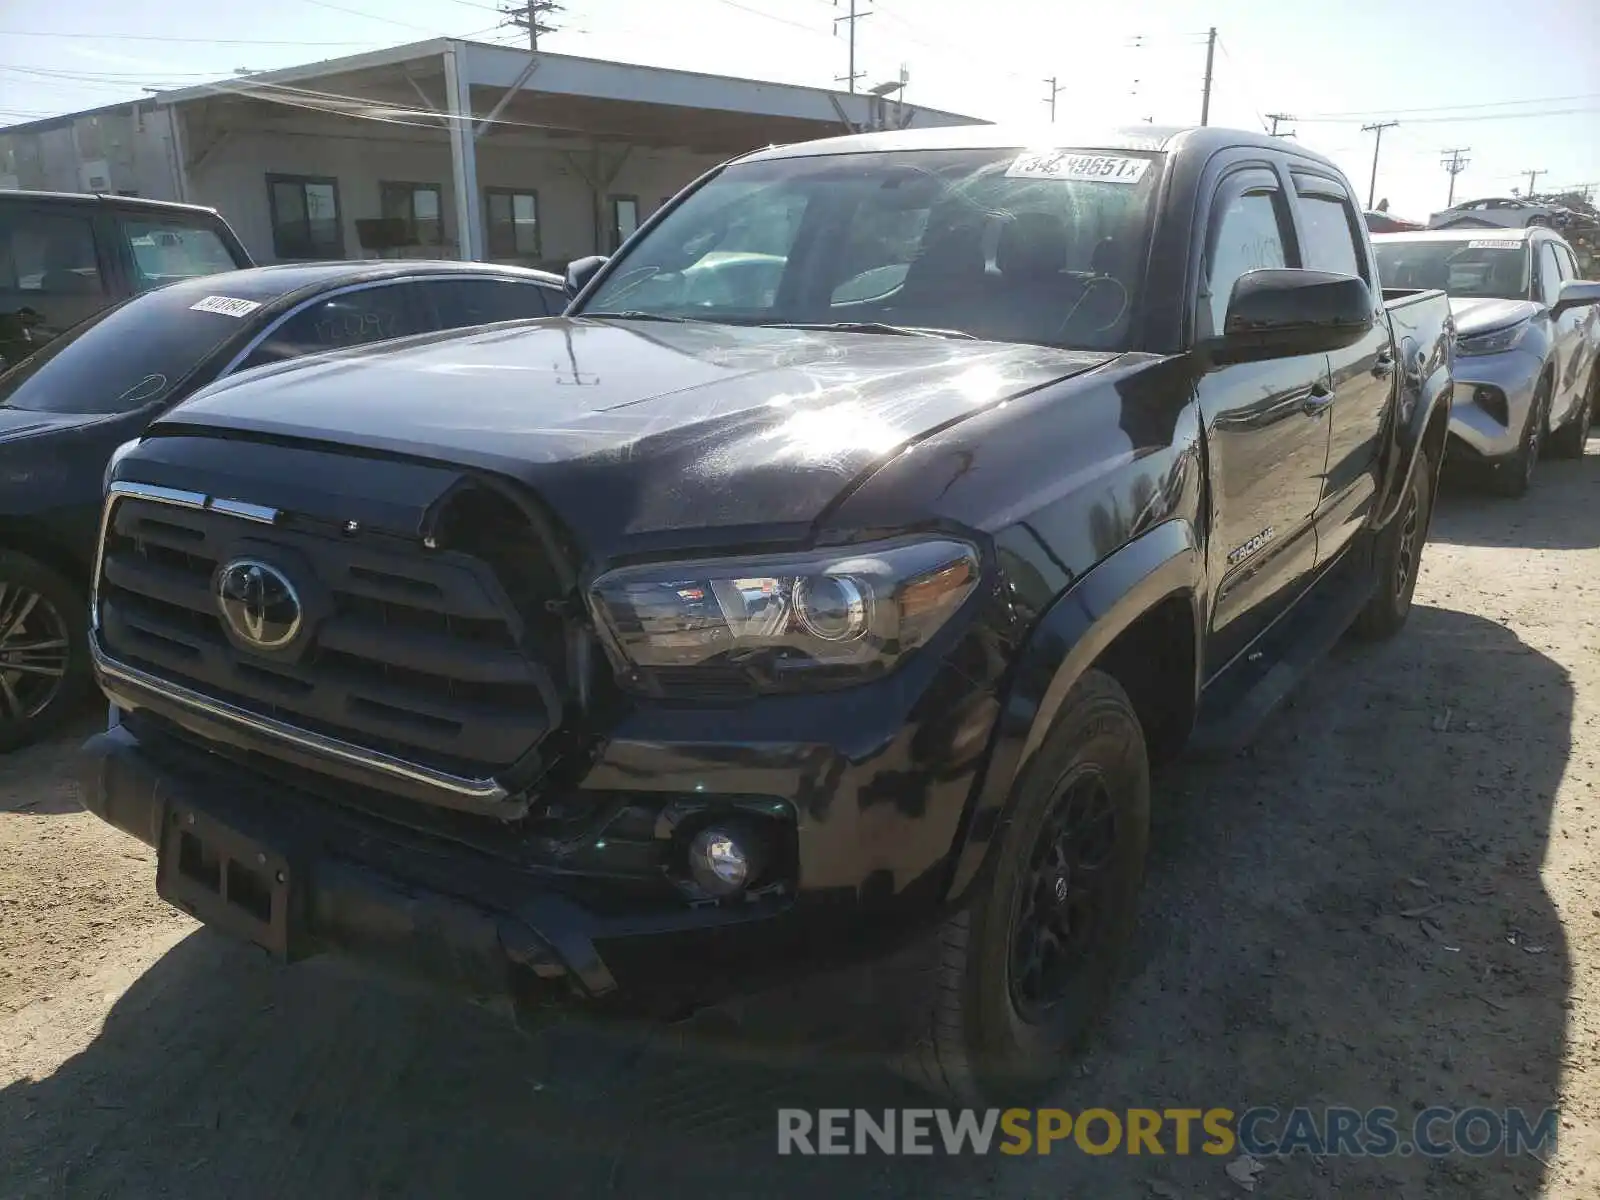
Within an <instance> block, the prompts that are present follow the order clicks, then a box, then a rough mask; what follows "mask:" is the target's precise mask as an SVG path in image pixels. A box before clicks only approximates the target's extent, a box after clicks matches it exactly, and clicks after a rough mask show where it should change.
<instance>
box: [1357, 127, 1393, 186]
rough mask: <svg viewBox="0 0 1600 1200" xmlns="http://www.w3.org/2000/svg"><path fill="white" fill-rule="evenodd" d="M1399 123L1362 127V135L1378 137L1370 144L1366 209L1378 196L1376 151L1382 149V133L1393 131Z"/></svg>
mask: <svg viewBox="0 0 1600 1200" xmlns="http://www.w3.org/2000/svg"><path fill="white" fill-rule="evenodd" d="M1398 124H1400V122H1399V121H1378V122H1376V123H1375V124H1372V125H1363V126H1362V127H1361V132H1362V133H1376V134H1377V135H1378V136H1377V138H1376V139H1375V140H1374V141H1373V143H1372V180H1371V182H1369V183H1368V184H1367V207H1368V208H1371V207H1372V202H1373V201H1374V200H1375V199H1376V198H1377V195H1378V151H1379V150H1380V149H1382V148H1383V131H1384V130H1385V129H1393V128H1394V127H1395V126H1396V125H1398Z"/></svg>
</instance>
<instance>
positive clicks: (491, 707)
mask: <svg viewBox="0 0 1600 1200" xmlns="http://www.w3.org/2000/svg"><path fill="white" fill-rule="evenodd" d="M115 504H116V508H115V509H114V511H113V513H112V516H111V521H110V524H109V526H108V527H107V530H106V543H105V554H104V559H103V562H102V566H101V578H100V588H99V618H100V639H101V643H102V646H103V647H104V649H105V651H106V653H107V654H108V655H110V657H112V658H113V659H115V660H117V661H119V662H122V663H124V664H126V665H128V666H131V667H136V668H139V669H142V670H145V671H148V672H150V673H151V674H154V675H155V676H157V677H158V678H161V679H163V680H167V681H170V682H172V683H175V684H178V685H181V686H183V687H186V688H189V689H191V690H193V691H197V692H200V693H202V694H204V695H207V696H210V697H214V698H216V699H218V700H222V701H226V702H227V703H229V704H232V705H235V706H236V707H239V708H242V709H245V710H246V711H249V712H251V713H255V714H257V715H259V716H263V717H267V718H269V719H272V720H276V721H281V722H283V723H286V724H289V725H293V726H295V727H297V728H299V729H303V730H307V731H309V732H312V733H318V734H322V735H324V736H328V737H334V738H339V739H340V740H342V741H346V742H349V743H351V744H353V745H356V746H359V747H363V748H366V749H371V750H377V751H381V752H383V753H385V754H389V755H393V756H395V757H397V758H401V759H404V760H406V761H408V762H412V763H416V764H419V765H422V766H427V767H430V768H433V769H435V770H440V771H447V772H450V773H452V774H458V775H465V776H469V777H484V776H487V775H492V774H495V773H497V772H500V771H503V770H504V769H505V768H507V767H509V766H511V765H512V764H513V763H515V762H517V761H518V760H519V759H521V758H523V757H524V756H525V755H526V754H527V753H528V752H529V751H530V750H532V749H533V748H534V747H535V746H536V745H537V743H538V742H539V740H540V739H541V737H543V735H544V734H545V733H546V732H548V730H549V727H550V725H551V723H552V717H553V715H554V714H552V713H551V712H550V711H549V709H548V707H547V701H546V699H545V697H546V696H548V695H551V694H552V693H551V690H550V689H551V685H550V683H549V681H548V679H547V677H546V676H545V675H544V674H543V672H542V668H541V667H540V666H539V665H538V664H537V663H536V662H535V661H533V660H532V659H531V658H530V657H529V656H528V655H527V654H525V653H524V650H523V647H524V645H525V643H526V642H527V639H526V638H525V637H524V630H523V628H522V622H521V618H520V616H519V615H518V613H517V612H516V610H515V608H514V607H513V605H512V604H511V603H510V601H509V600H508V599H507V597H506V595H505V593H504V591H503V590H502V589H501V587H500V584H499V582H498V580H497V578H496V576H495V574H494V571H493V570H492V569H491V568H490V567H489V566H488V565H487V564H486V563H484V562H482V561H481V560H479V559H476V558H474V557H472V556H471V555H468V554H464V553H459V552H453V551H448V550H446V551H426V552H425V551H423V550H421V549H420V548H413V547H411V546H410V545H409V544H407V543H404V542H402V541H399V540H397V539H388V538H383V537H381V536H379V537H374V536H372V535H362V536H361V537H358V538H346V537H343V536H341V535H340V534H338V533H336V532H333V531H332V530H328V531H322V530H320V529H317V528H308V527H300V526H293V525H280V526H274V527H263V526H261V525H258V524H253V523H250V522H246V521H241V520H239V519H238V518H236V517H232V516H229V515H227V514H226V513H221V512H216V511H210V510H199V509H188V508H178V507H173V506H170V505H164V504H160V503H156V502H153V501H150V500H145V499H141V498H135V497H128V498H123V499H121V500H118V501H115ZM236 556H252V557H259V558H260V559H262V560H264V561H267V562H270V563H272V564H273V565H274V566H276V567H278V568H279V569H281V570H283V571H284V573H285V574H286V575H287V576H289V577H290V578H291V579H293V580H294V582H295V583H296V586H297V588H299V589H300V590H301V591H302V599H303V600H304V601H305V607H306V609H307V615H308V617H309V618H310V624H311V628H310V630H309V633H308V634H307V635H306V643H305V645H304V646H303V647H302V648H299V649H298V650H297V651H295V652H294V653H293V654H291V655H288V656H283V655H271V654H255V653H251V652H249V651H246V650H242V649H240V648H239V646H237V645H236V644H235V643H234V642H233V641H232V640H230V639H229V637H228V636H227V634H226V632H225V630H224V624H223V621H222V617H221V614H220V613H219V611H218V608H217V606H216V602H215V600H214V598H213V593H212V577H213V575H214V573H215V572H216V570H217V568H218V566H219V565H221V564H223V563H225V562H227V561H228V560H229V559H230V558H233V557H236ZM313 598H314V599H313Z"/></svg>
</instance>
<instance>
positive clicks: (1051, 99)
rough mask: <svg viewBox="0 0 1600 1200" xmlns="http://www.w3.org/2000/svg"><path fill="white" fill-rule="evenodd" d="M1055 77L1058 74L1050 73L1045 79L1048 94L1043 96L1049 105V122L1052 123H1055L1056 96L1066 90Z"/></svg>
mask: <svg viewBox="0 0 1600 1200" xmlns="http://www.w3.org/2000/svg"><path fill="white" fill-rule="evenodd" d="M1057 78H1058V76H1055V75H1052V76H1050V78H1049V79H1046V80H1045V85H1046V86H1047V87H1049V89H1050V94H1049V95H1048V96H1046V97H1045V99H1044V102H1045V103H1046V104H1048V105H1049V106H1050V124H1052V125H1054V124H1055V123H1056V97H1057V96H1059V95H1061V93H1062V92H1064V91H1066V90H1067V89H1066V88H1064V87H1062V86H1061V85H1060V84H1058V83H1057V82H1056V79H1057Z"/></svg>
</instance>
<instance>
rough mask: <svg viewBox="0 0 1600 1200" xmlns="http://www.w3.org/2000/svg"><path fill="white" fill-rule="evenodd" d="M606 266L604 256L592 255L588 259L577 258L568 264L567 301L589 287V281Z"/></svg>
mask: <svg viewBox="0 0 1600 1200" xmlns="http://www.w3.org/2000/svg"><path fill="white" fill-rule="evenodd" d="M605 265H606V258H605V255H603V254H591V255H590V256H589V257H588V258H576V259H573V260H572V261H571V262H569V263H568V264H567V299H568V300H571V299H572V298H573V297H575V296H576V295H577V294H578V293H579V292H581V291H583V289H584V288H586V287H588V286H589V281H590V280H591V279H593V278H594V277H595V276H596V275H597V274H599V272H600V268H601V267H603V266H605Z"/></svg>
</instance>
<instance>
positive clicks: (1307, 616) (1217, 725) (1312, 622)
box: [1187, 564, 1377, 760]
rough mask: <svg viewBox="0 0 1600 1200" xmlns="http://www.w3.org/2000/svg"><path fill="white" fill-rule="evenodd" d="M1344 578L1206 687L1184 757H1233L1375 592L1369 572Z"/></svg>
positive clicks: (1323, 586)
mask: <svg viewBox="0 0 1600 1200" xmlns="http://www.w3.org/2000/svg"><path fill="white" fill-rule="evenodd" d="M1352 565H1353V564H1352ZM1362 565H1363V566H1365V564H1362ZM1335 570H1336V571H1337V570H1338V568H1335ZM1343 574H1344V578H1342V579H1326V580H1324V581H1322V582H1321V583H1319V584H1317V585H1316V587H1315V592H1314V594H1313V595H1312V596H1310V597H1308V598H1306V599H1303V600H1302V601H1300V605H1299V607H1300V609H1301V611H1300V612H1292V613H1290V614H1289V615H1288V616H1287V617H1285V618H1284V620H1282V621H1280V622H1279V623H1278V627H1276V628H1274V629H1273V630H1272V631H1270V632H1269V633H1268V634H1267V635H1266V636H1265V638H1264V639H1263V641H1262V644H1260V645H1258V646H1256V647H1255V648H1253V649H1252V650H1251V651H1249V653H1248V655H1247V656H1246V658H1245V659H1244V660H1242V661H1240V662H1239V663H1237V664H1235V665H1234V666H1233V667H1230V668H1229V669H1228V671H1227V672H1225V673H1224V674H1223V675H1222V676H1221V677H1220V678H1218V679H1217V680H1216V681H1215V682H1213V683H1212V684H1211V685H1210V686H1209V687H1207V688H1206V690H1205V692H1204V694H1203V695H1202V696H1201V701H1200V713H1199V716H1198V718H1197V720H1196V721H1195V727H1194V732H1193V733H1192V734H1191V735H1190V738H1189V745H1188V749H1187V755H1188V757H1190V758H1193V759H1202V760H1204V759H1217V758H1231V757H1233V756H1234V755H1236V754H1238V753H1239V751H1241V750H1242V749H1244V748H1245V747H1246V746H1248V745H1249V744H1250V742H1251V741H1253V740H1254V739H1255V736H1256V733H1257V732H1258V731H1259V730H1260V728H1261V726H1262V724H1263V723H1265V721H1266V720H1267V718H1268V717H1270V716H1271V715H1272V714H1273V712H1274V711H1276V709H1277V708H1278V706H1279V705H1281V704H1282V703H1283V702H1284V700H1285V699H1287V698H1288V696H1289V694H1290V693H1291V692H1293V691H1294V689H1295V688H1296V687H1298V686H1299V685H1300V681H1301V680H1302V679H1304V678H1305V677H1306V675H1307V674H1308V673H1309V672H1310V671H1311V670H1312V669H1313V668H1314V667H1315V666H1316V665H1317V664H1318V663H1319V662H1321V661H1322V660H1323V659H1324V658H1326V657H1327V655H1328V652H1329V651H1330V650H1332V649H1333V648H1334V646H1336V645H1337V644H1338V642H1339V639H1340V638H1341V637H1343V636H1344V634H1345V632H1346V630H1348V629H1349V628H1350V626H1351V625H1352V624H1353V623H1354V622H1355V619H1356V617H1357V616H1359V615H1360V613H1361V610H1362V609H1363V608H1365V607H1366V606H1367V602H1368V601H1369V600H1371V599H1372V596H1373V593H1374V592H1376V591H1377V583H1376V580H1375V579H1374V577H1373V575H1372V572H1371V571H1370V570H1356V571H1347V572H1343Z"/></svg>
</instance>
